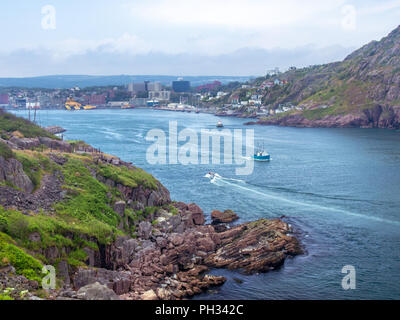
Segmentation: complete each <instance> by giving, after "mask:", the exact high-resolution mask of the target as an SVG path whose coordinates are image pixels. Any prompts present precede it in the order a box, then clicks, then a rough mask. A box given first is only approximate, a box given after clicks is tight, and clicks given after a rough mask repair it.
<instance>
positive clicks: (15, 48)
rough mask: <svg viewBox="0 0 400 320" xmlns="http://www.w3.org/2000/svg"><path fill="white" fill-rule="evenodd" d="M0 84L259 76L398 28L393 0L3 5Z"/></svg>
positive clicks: (5, 1)
mask: <svg viewBox="0 0 400 320" xmlns="http://www.w3.org/2000/svg"><path fill="white" fill-rule="evenodd" d="M0 12H1V19H0V30H1V39H2V46H1V47H0V77H12V76H18V77H20V76H36V75H48V74H93V75H102V74H104V75H110V74H165V75H261V74H264V73H265V71H266V70H268V69H271V68H273V67H275V66H278V67H281V68H287V67H289V66H292V65H296V66H299V67H300V66H306V65H309V64H319V63H327V62H332V61H336V60H341V59H343V58H344V57H345V56H346V55H347V54H349V53H350V52H351V51H352V50H354V49H356V48H358V47H360V46H362V45H364V44H366V43H368V42H370V41H371V40H379V39H381V38H382V37H384V36H386V35H387V34H388V33H389V32H390V31H391V30H393V29H394V28H396V27H397V26H398V25H399V19H398V17H399V16H400V0H323V1H321V0H301V1H300V0H276V1H270V0H248V1H245V0H146V1H144V0H113V1H111V0H96V1H92V0H80V1H78V0H68V1H66V0H46V1H42V0H33V1H32V0H18V1H15V0H1V2H0Z"/></svg>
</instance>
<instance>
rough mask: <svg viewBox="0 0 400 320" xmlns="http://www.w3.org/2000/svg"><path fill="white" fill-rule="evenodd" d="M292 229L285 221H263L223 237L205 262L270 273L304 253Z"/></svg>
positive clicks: (231, 231)
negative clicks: (291, 234) (286, 260)
mask: <svg viewBox="0 0 400 320" xmlns="http://www.w3.org/2000/svg"><path fill="white" fill-rule="evenodd" d="M288 232H290V227H289V225H288V224H287V223H285V222H283V221H282V220H259V221H256V222H250V223H246V224H243V225H240V226H237V227H234V228H232V229H230V230H228V231H226V232H223V233H219V234H218V236H219V237H220V239H221V245H220V247H219V248H218V250H217V251H216V252H215V253H213V254H210V255H209V256H207V257H206V258H205V261H204V262H205V265H207V266H208V267H211V268H228V269H244V270H245V272H246V273H255V272H268V271H270V270H271V269H274V268H277V267H279V266H281V265H282V264H283V262H284V261H285V259H286V257H287V256H295V255H298V254H301V253H302V250H301V248H300V244H299V242H298V240H297V239H296V238H295V237H291V236H287V233H288Z"/></svg>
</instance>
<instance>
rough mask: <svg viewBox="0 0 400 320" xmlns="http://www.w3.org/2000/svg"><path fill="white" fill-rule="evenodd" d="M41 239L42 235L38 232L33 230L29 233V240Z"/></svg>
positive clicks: (38, 240) (36, 240)
mask: <svg viewBox="0 0 400 320" xmlns="http://www.w3.org/2000/svg"><path fill="white" fill-rule="evenodd" d="M41 240H42V237H41V235H40V233H39V232H33V233H31V234H30V235H29V241H32V242H40V241H41Z"/></svg>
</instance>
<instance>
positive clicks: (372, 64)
mask: <svg viewBox="0 0 400 320" xmlns="http://www.w3.org/2000/svg"><path fill="white" fill-rule="evenodd" d="M275 78H279V79H280V80H282V81H283V80H286V81H287V84H285V85H281V86H279V85H276V86H274V87H272V88H270V89H267V90H266V91H265V93H264V97H263V103H264V104H266V105H270V106H272V107H273V108H277V107H278V106H279V105H282V104H283V105H287V104H294V105H297V106H299V107H301V108H302V109H303V110H302V111H290V112H287V113H284V114H279V115H278V116H273V117H270V118H267V119H261V121H259V122H258V123H259V124H271V125H283V126H306V127H374V128H375V127H376V128H395V129H398V128H400V27H398V28H397V29H395V30H394V31H393V32H391V33H390V34H389V35H388V36H387V37H385V38H383V39H382V40H380V41H373V42H371V43H369V44H367V45H365V46H364V47H362V48H361V49H359V50H357V51H355V52H354V53H352V54H350V55H349V56H348V57H347V58H346V59H345V60H344V61H341V62H336V63H330V64H326V65H321V66H313V67H309V68H304V69H297V70H296V69H294V70H290V71H288V72H286V73H283V74H280V75H278V76H273V77H267V78H262V79H258V80H257V81H258V83H261V82H262V81H264V80H273V79H275Z"/></svg>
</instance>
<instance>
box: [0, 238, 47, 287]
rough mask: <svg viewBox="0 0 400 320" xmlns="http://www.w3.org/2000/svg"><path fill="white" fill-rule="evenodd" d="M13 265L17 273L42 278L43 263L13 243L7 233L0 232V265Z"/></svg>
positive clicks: (37, 278) (29, 277) (36, 278)
mask: <svg viewBox="0 0 400 320" xmlns="http://www.w3.org/2000/svg"><path fill="white" fill-rule="evenodd" d="M7 265H12V266H13V267H14V268H15V270H16V273H17V274H19V275H23V276H25V277H26V278H27V279H30V280H36V281H38V282H39V283H40V281H41V279H42V273H41V272H42V267H43V266H42V264H41V263H40V262H39V261H38V260H37V259H35V258H33V257H32V256H31V255H29V254H27V253H26V252H25V251H23V250H22V249H20V248H18V247H17V246H16V245H15V244H13V240H12V239H11V238H10V237H9V236H8V235H6V234H4V233H0V266H7Z"/></svg>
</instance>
